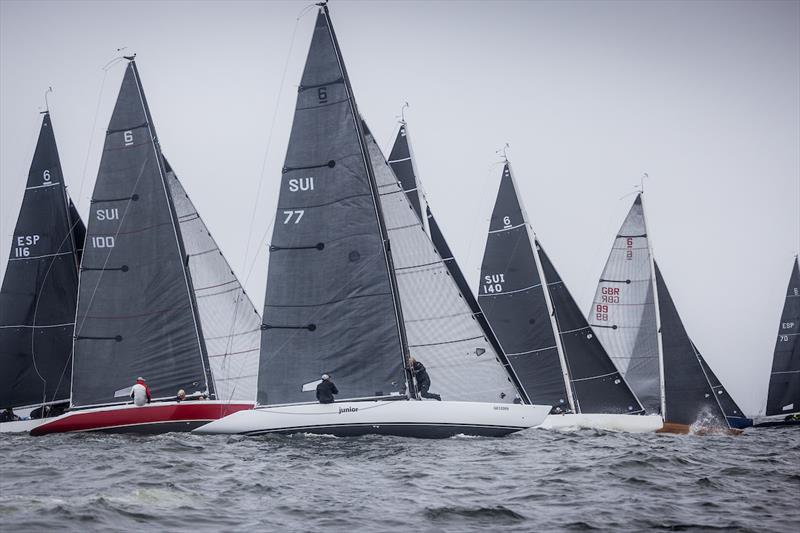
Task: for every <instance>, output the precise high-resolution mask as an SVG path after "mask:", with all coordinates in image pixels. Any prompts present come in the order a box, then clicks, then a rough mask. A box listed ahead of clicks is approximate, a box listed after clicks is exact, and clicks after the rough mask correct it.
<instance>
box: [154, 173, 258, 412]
mask: <svg viewBox="0 0 800 533" xmlns="http://www.w3.org/2000/svg"><path fill="white" fill-rule="evenodd" d="M164 164H165V167H166V171H167V184H168V185H169V189H170V193H171V195H172V200H173V203H174V205H175V214H176V215H177V217H178V221H179V223H180V230H181V236H182V237H183V244H184V247H185V250H186V256H187V257H188V262H189V272H190V273H191V276H192V284H193V287H194V294H195V300H196V302H197V310H198V312H199V315H200V323H201V324H202V328H203V340H204V341H205V344H206V348H207V350H208V360H209V363H210V365H211V373H212V375H213V376H214V384H215V385H216V391H217V398H218V399H219V400H223V401H229V400H243V401H253V402H254V401H255V399H256V381H257V378H258V352H259V346H260V340H261V317H260V316H259V315H258V312H257V311H256V309H255V307H254V306H253V303H252V302H251V301H250V297H249V296H248V295H247V293H245V291H244V289H243V288H242V285H241V283H239V279H238V278H237V277H236V274H234V272H233V270H232V269H231V267H230V265H229V264H228V261H227V260H226V259H225V256H223V255H222V251H221V250H220V249H219V246H217V243H216V241H215V240H214V237H212V235H211V233H210V232H209V231H208V228H207V227H206V225H205V223H204V222H203V219H202V218H201V217H200V214H199V213H198V212H197V209H196V208H195V206H194V204H193V203H192V201H191V199H190V198H189V195H187V194H186V191H185V190H184V188H183V185H181V182H180V180H179V179H178V176H177V175H176V174H175V172H174V171H173V170H172V168H171V167H170V165H169V163H168V162H167V161H166V160H165V161H164ZM187 392H190V391H187Z"/></svg>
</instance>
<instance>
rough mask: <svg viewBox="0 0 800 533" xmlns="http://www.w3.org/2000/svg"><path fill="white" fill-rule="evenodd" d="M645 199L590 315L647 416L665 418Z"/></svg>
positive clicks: (630, 219)
mask: <svg viewBox="0 0 800 533" xmlns="http://www.w3.org/2000/svg"><path fill="white" fill-rule="evenodd" d="M652 279H653V275H652V270H651V257H650V246H649V243H648V240H647V228H646V225H645V219H644V208H643V206H642V198H641V195H637V196H636V200H634V202H633V206H631V209H630V211H629V212H628V216H627V217H626V218H625V221H624V222H623V223H622V227H621V228H620V230H619V233H618V234H617V236H616V238H615V240H614V245H613V246H612V248H611V253H610V254H609V256H608V261H606V266H605V268H604V269H603V274H602V275H601V277H600V282H599V283H598V285H597V292H596V293H595V296H594V301H593V302H592V310H591V312H590V313H589V324H591V325H592V327H593V328H594V330H595V334H596V335H597V337H598V338H599V339H600V342H601V343H602V345H603V347H604V348H605V350H606V352H607V353H608V355H609V357H611V359H612V360H613V361H614V364H616V366H617V368H618V369H619V371H620V372H622V375H623V376H624V377H625V380H626V381H627V382H628V385H629V386H630V387H631V389H632V390H633V392H634V393H635V394H636V397H637V398H638V399H639V401H640V402H641V404H642V406H643V407H644V408H645V410H646V411H647V412H648V413H651V414H654V413H660V412H661V378H660V375H661V374H660V370H659V356H658V336H657V335H658V333H657V325H656V308H655V296H654V288H653V283H652Z"/></svg>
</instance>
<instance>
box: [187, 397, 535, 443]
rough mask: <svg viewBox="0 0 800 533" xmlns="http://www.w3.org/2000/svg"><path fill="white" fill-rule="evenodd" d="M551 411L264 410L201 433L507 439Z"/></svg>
mask: <svg viewBox="0 0 800 533" xmlns="http://www.w3.org/2000/svg"><path fill="white" fill-rule="evenodd" d="M549 412H550V407H549V406H542V405H518V404H510V405H509V404H492V403H476V402H448V401H443V402H438V401H430V402H428V401H405V400H395V401H385V400H377V401H364V402H336V403H332V404H326V405H322V404H303V405H290V406H282V407H258V408H256V409H252V410H249V411H240V412H237V413H234V414H232V415H229V416H227V417H225V418H222V419H220V420H216V421H214V422H211V423H210V424H207V425H204V426H202V427H200V428H198V429H196V430H194V432H195V433H205V434H209V433H214V434H239V435H251V436H254V435H265V434H270V433H277V434H292V433H315V434H325V435H335V436H337V437H356V436H361V435H395V436H399V437H417V438H430V439H441V438H448V437H453V436H456V435H477V436H484V437H502V436H505V435H508V434H510V433H514V432H517V431H521V430H523V429H527V428H530V427H534V426H538V425H539V424H541V423H542V422H543V421H544V419H545V417H546V416H547V414H548V413H549Z"/></svg>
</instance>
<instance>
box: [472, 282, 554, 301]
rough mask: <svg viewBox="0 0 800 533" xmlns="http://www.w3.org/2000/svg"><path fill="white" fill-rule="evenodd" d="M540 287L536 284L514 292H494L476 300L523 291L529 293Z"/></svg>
mask: <svg viewBox="0 0 800 533" xmlns="http://www.w3.org/2000/svg"><path fill="white" fill-rule="evenodd" d="M541 286H542V284H541V283H537V284H536V285H531V286H530V287H525V288H524V289H517V290H515V291H506V292H495V293H490V294H479V295H478V298H483V297H484V296H500V295H503V294H514V293H515V292H525V291H529V290H531V289H535V288H536V287H541Z"/></svg>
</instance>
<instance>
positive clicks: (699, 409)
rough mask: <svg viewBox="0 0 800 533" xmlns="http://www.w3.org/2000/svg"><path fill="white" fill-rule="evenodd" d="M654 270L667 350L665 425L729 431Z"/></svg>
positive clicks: (686, 336) (664, 287)
mask: <svg viewBox="0 0 800 533" xmlns="http://www.w3.org/2000/svg"><path fill="white" fill-rule="evenodd" d="M655 269H656V284H657V285H658V305H659V311H660V316H661V342H662V346H663V350H664V398H665V404H666V413H664V421H665V422H671V423H677V424H686V425H692V424H695V423H698V424H700V425H702V426H705V427H708V426H716V427H728V421H727V419H726V417H725V413H723V411H722V407H721V406H720V403H719V400H717V398H716V396H717V394H716V392H715V391H714V389H713V387H712V384H711V382H710V380H709V378H708V377H707V376H706V373H705V372H704V371H703V365H702V364H701V359H700V358H699V357H698V353H697V352H696V351H695V349H694V345H693V344H692V341H691V340H690V339H689V336H688V335H687V333H686V329H685V328H684V326H683V322H682V321H681V317H680V315H678V310H677V309H676V308H675V303H674V302H673V301H672V296H671V295H670V293H669V290H668V289H667V284H666V283H665V282H664V278H663V277H662V276H661V271H660V270H659V268H658V264H655Z"/></svg>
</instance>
